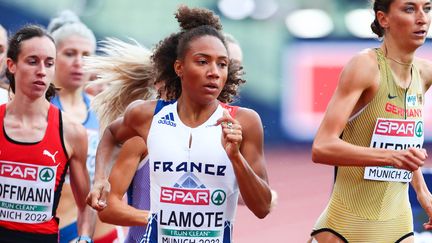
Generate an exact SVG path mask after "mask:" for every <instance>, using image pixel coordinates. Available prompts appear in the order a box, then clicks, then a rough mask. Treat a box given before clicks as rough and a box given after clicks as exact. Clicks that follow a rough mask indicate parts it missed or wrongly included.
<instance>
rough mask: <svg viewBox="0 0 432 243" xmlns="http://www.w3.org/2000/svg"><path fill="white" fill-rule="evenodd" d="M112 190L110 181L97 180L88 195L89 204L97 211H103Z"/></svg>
mask: <svg viewBox="0 0 432 243" xmlns="http://www.w3.org/2000/svg"><path fill="white" fill-rule="evenodd" d="M110 190H111V185H110V183H109V182H108V180H95V182H94V184H93V187H92V189H91V191H90V193H89V194H88V195H87V199H86V201H87V204H88V205H89V206H91V207H92V208H93V209H95V210H97V211H101V210H103V209H104V208H105V207H106V206H107V203H106V200H107V197H108V194H109V192H110Z"/></svg>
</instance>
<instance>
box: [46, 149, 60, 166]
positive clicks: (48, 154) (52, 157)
mask: <svg viewBox="0 0 432 243" xmlns="http://www.w3.org/2000/svg"><path fill="white" fill-rule="evenodd" d="M57 153H58V151H55V153H54V154H51V153H50V152H49V151H48V150H46V149H44V151H43V155H46V156H48V157H50V158H51V159H52V160H53V162H54V164H55V163H57V162H56V159H55V156H56V154H57Z"/></svg>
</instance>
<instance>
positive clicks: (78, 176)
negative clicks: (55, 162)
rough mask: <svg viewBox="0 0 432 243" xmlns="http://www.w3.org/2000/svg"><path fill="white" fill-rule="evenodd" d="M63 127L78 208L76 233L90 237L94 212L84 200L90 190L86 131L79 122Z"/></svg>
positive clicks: (92, 229)
mask: <svg viewBox="0 0 432 243" xmlns="http://www.w3.org/2000/svg"><path fill="white" fill-rule="evenodd" d="M64 127H65V138H66V144H67V147H69V148H70V149H69V151H68V153H69V155H70V158H69V161H70V184H71V189H72V192H73V195H74V198H75V203H76V205H77V209H78V219H77V224H78V234H79V235H85V236H89V237H92V236H93V233H94V229H95V223H96V214H95V212H94V211H93V210H92V208H91V207H89V206H88V205H87V204H86V201H85V200H86V196H87V194H88V193H89V191H90V177H89V173H88V171H87V166H86V159H87V149H88V147H87V133H86V130H85V128H84V127H83V126H81V125H80V124H72V123H70V122H65V126H64Z"/></svg>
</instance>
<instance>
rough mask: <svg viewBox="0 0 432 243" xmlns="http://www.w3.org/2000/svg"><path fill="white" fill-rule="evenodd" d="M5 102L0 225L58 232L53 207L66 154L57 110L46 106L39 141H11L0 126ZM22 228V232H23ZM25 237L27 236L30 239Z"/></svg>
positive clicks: (3, 228) (7, 228) (0, 140)
mask: <svg viewBox="0 0 432 243" xmlns="http://www.w3.org/2000/svg"><path fill="white" fill-rule="evenodd" d="M5 113H6V105H5V104H4V105H1V106H0V126H1V128H2V131H1V132H0V134H1V135H0V229H1V232H2V235H1V238H3V237H4V236H5V234H6V235H7V233H5V232H8V231H10V232H13V234H10V235H11V236H12V235H14V234H16V233H17V232H18V233H19V232H23V235H29V234H30V238H31V235H32V234H33V235H35V237H36V238H35V239H40V238H37V236H43V235H53V234H58V219H57V218H56V217H55V216H56V213H55V212H56V209H57V206H58V203H59V198H60V191H61V188H62V186H63V182H64V176H65V174H66V171H67V168H68V166H69V163H68V155H67V152H66V147H65V144H64V139H63V127H62V116H61V111H60V110H59V109H58V108H56V107H55V106H53V105H50V107H49V110H48V125H47V128H46V131H45V135H44V137H43V138H42V140H41V141H39V142H34V143H28V142H20V141H15V140H13V139H12V138H11V137H9V136H8V135H7V131H6V130H5V128H4V121H3V120H4V117H5ZM24 232H26V233H24ZM30 238H29V239H30Z"/></svg>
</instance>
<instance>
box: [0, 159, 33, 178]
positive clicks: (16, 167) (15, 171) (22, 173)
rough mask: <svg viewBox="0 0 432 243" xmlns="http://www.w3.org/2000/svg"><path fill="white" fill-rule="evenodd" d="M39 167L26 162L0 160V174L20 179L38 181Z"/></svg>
mask: <svg viewBox="0 0 432 243" xmlns="http://www.w3.org/2000/svg"><path fill="white" fill-rule="evenodd" d="M37 175H38V168H37V167H36V166H29V165H24V164H16V163H8V162H5V161H0V176H3V177H9V178H14V179H20V180H28V181H36V180H37Z"/></svg>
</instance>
